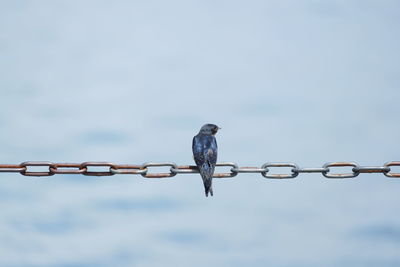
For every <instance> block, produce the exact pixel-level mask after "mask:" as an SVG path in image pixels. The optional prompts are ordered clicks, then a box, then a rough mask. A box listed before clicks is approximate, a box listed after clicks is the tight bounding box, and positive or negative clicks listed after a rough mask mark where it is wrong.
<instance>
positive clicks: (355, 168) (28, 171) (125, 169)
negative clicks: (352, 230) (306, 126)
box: [0, 161, 400, 179]
mask: <svg viewBox="0 0 400 267" xmlns="http://www.w3.org/2000/svg"><path fill="white" fill-rule="evenodd" d="M392 166H397V167H399V166H400V161H390V162H387V163H385V164H384V165H383V166H359V165H358V164H357V163H355V162H329V163H326V164H324V165H323V166H322V167H318V168H300V167H299V166H298V165H297V164H295V163H291V162H267V163H265V164H263V165H262V166H261V167H239V166H238V165H237V164H236V163H234V162H221V163H217V165H216V169H219V168H220V167H230V171H229V172H215V173H214V178H231V177H235V176H236V175H237V174H238V173H260V174H261V175H262V176H264V177H265V178H270V179H289V178H295V177H297V176H298V175H299V174H300V173H321V174H322V175H323V176H325V177H326V178H354V177H357V176H358V175H359V174H360V173H383V174H384V175H385V176H387V177H391V178H400V172H393V171H391V168H390V167H392ZM35 167H47V168H48V169H46V171H34V170H32V169H34V168H35ZM157 167H169V172H159V173H156V172H150V169H152V168H157ZM343 167H344V168H350V170H349V172H332V171H331V170H332V169H335V168H343ZM93 168H102V170H101V171H96V170H93ZM275 168H276V169H279V168H290V170H289V171H288V172H287V173H272V171H271V169H275ZM90 169H92V170H90ZM2 172H4V173H13V172H19V173H20V174H22V175H25V176H52V175H54V174H83V175H88V176H112V175H114V174H140V175H142V176H143V177H145V178H168V177H173V176H175V175H177V174H190V173H199V170H198V169H197V167H196V166H193V165H183V166H178V165H176V164H175V163H173V162H162V163H154V162H148V163H144V164H141V165H129V164H115V163H111V162H95V161H90V162H83V163H53V162H49V161H27V162H23V163H21V164H0V173H2Z"/></svg>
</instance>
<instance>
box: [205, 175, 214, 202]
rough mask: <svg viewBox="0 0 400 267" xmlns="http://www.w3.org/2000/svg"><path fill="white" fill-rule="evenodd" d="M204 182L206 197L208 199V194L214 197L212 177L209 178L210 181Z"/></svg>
mask: <svg viewBox="0 0 400 267" xmlns="http://www.w3.org/2000/svg"><path fill="white" fill-rule="evenodd" d="M203 182H204V189H205V192H206V197H208V193H210V194H211V196H213V190H212V177H211V178H208V179H203Z"/></svg>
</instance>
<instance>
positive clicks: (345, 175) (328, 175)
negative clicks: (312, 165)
mask: <svg viewBox="0 0 400 267" xmlns="http://www.w3.org/2000/svg"><path fill="white" fill-rule="evenodd" d="M332 167H353V168H352V169H351V170H352V172H351V173H330V168H332ZM323 168H327V169H328V171H325V172H323V173H322V175H323V176H325V177H326V178H354V177H357V176H358V175H359V174H360V173H359V172H356V171H354V169H357V168H359V166H358V164H357V163H354V162H329V163H326V164H324V166H323Z"/></svg>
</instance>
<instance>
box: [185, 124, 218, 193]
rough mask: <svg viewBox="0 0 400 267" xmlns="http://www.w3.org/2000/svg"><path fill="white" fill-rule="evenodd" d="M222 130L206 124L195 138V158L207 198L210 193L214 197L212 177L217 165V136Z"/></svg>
mask: <svg viewBox="0 0 400 267" xmlns="http://www.w3.org/2000/svg"><path fill="white" fill-rule="evenodd" d="M219 129H221V128H219V127H218V126H217V125H214V124H206V125H204V126H203V127H201V129H200V132H199V133H198V134H197V135H196V136H195V137H193V144H192V149H193V157H194V161H195V162H196V165H197V167H198V168H199V171H200V175H201V178H203V183H204V189H205V192H206V197H208V193H210V194H211V196H212V195H213V190H212V177H213V174H214V169H215V164H216V163H217V154H218V147H217V140H216V139H215V136H214V135H215V134H216V133H217V132H218V130H219Z"/></svg>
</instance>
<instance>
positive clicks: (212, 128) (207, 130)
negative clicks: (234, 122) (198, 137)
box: [200, 123, 221, 135]
mask: <svg viewBox="0 0 400 267" xmlns="http://www.w3.org/2000/svg"><path fill="white" fill-rule="evenodd" d="M219 129H221V128H219V127H218V126H217V125H215V124H210V123H208V124H205V125H203V127H201V129H200V133H202V134H211V135H215V134H216V133H217V132H218V130H219Z"/></svg>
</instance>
